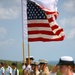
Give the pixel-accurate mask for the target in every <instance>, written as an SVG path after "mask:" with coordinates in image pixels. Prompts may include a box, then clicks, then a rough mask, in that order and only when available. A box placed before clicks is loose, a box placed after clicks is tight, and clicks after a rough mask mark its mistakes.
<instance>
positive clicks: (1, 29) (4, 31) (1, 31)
mask: <svg viewBox="0 0 75 75" xmlns="http://www.w3.org/2000/svg"><path fill="white" fill-rule="evenodd" d="M6 33H7V29H6V28H4V27H0V35H4V34H6Z"/></svg>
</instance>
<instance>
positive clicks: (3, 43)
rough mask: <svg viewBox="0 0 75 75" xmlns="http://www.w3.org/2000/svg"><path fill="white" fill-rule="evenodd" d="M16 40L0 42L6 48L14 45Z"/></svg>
mask: <svg viewBox="0 0 75 75" xmlns="http://www.w3.org/2000/svg"><path fill="white" fill-rule="evenodd" d="M14 42H15V40H14V39H8V40H5V41H0V46H1V47H2V46H3V47H4V46H10V45H12V44H14Z"/></svg>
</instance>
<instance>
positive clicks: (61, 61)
mask: <svg viewBox="0 0 75 75" xmlns="http://www.w3.org/2000/svg"><path fill="white" fill-rule="evenodd" d="M57 65H74V60H73V58H72V57H71V56H62V57H61V58H60V59H59V63H58V64H57Z"/></svg>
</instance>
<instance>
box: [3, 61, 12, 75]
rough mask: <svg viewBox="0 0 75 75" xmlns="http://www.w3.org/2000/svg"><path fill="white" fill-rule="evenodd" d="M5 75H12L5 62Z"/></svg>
mask: <svg viewBox="0 0 75 75" xmlns="http://www.w3.org/2000/svg"><path fill="white" fill-rule="evenodd" d="M4 65H5V68H6V70H5V75H12V68H11V67H10V66H9V65H8V63H7V62H6V63H5V64H4Z"/></svg>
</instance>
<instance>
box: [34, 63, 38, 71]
mask: <svg viewBox="0 0 75 75" xmlns="http://www.w3.org/2000/svg"><path fill="white" fill-rule="evenodd" d="M34 65H35V70H38V69H39V62H34Z"/></svg>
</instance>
